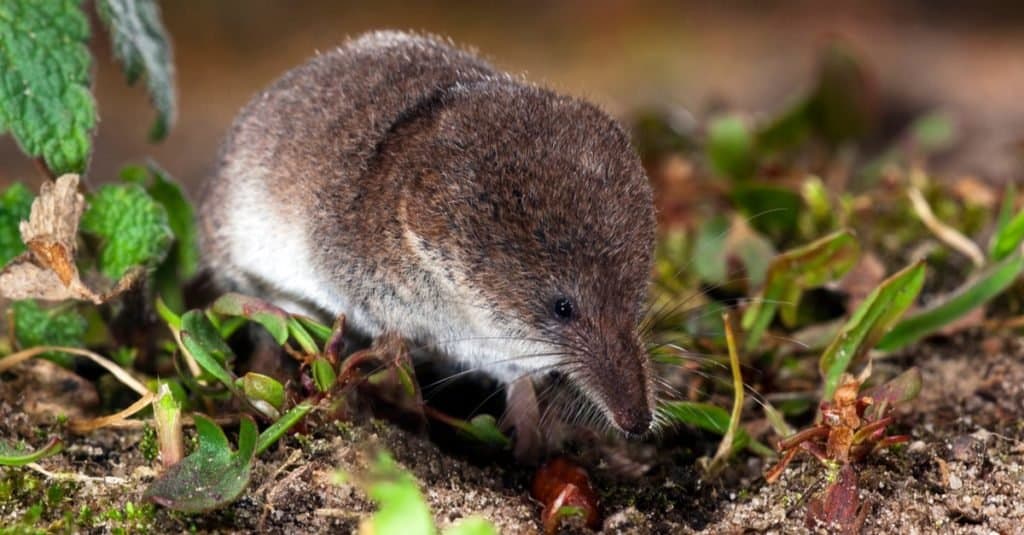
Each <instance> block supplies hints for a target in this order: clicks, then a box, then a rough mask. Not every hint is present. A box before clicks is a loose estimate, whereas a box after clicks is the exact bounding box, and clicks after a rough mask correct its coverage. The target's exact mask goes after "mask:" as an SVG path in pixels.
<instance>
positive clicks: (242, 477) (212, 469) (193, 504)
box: [143, 414, 257, 513]
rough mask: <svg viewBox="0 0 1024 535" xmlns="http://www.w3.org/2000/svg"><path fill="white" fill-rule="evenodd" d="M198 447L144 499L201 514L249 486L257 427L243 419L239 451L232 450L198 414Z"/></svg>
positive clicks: (219, 432) (147, 490)
mask: <svg viewBox="0 0 1024 535" xmlns="http://www.w3.org/2000/svg"><path fill="white" fill-rule="evenodd" d="M194 418H195V422H196V432H197V433H198V434H199V447H198V448H197V449H196V451H194V452H193V453H192V454H191V455H189V456H188V457H185V458H184V459H182V461H181V462H179V463H178V464H176V465H174V466H172V467H171V468H170V469H168V470H167V471H166V472H164V473H163V475H161V476H160V477H158V478H157V479H156V480H155V481H153V483H152V484H151V485H150V486H149V488H147V489H146V492H145V494H143V498H144V499H146V500H150V501H152V502H155V503H157V504H160V505H162V506H164V507H167V508H169V509H174V510H175V511H182V512H186V513H201V512H204V511H211V510H214V509H217V508H220V507H223V506H225V505H227V504H229V503H231V502H233V501H234V500H235V499H236V498H238V497H239V496H240V495H241V494H242V492H243V491H244V490H245V487H247V486H248V485H249V478H250V475H251V472H252V460H253V457H254V456H255V452H256V440H257V434H256V424H255V423H254V422H253V421H252V419H251V418H249V417H248V416H243V417H242V421H241V422H240V425H239V431H238V451H234V452H233V451H231V446H230V445H229V444H228V438H227V436H225V435H224V431H223V430H221V428H220V427H218V426H217V424H215V423H214V422H213V421H212V420H210V419H208V418H206V417H205V416H203V415H201V414H196V415H194Z"/></svg>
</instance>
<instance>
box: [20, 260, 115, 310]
mask: <svg viewBox="0 0 1024 535" xmlns="http://www.w3.org/2000/svg"><path fill="white" fill-rule="evenodd" d="M36 262H37V260H36V257H35V256H34V254H33V253H25V254H23V255H21V256H19V257H17V258H15V259H14V260H11V262H10V263H9V264H7V267H5V268H4V269H3V271H0V295H3V296H4V297H6V298H8V299H42V300H44V301H64V300H66V299H80V300H86V301H92V302H93V303H97V304H99V303H101V302H102V301H101V299H100V296H98V295H96V294H95V293H94V292H93V291H92V290H90V289H89V288H88V287H86V286H85V285H84V284H83V283H82V281H81V280H79V279H78V277H77V273H76V274H75V278H73V279H72V280H71V283H70V284H69V285H65V284H64V282H63V281H62V280H61V278H60V276H59V275H57V273H56V272H54V271H53V270H51V269H49V268H47V267H44V266H40V265H39V264H37V263H36Z"/></svg>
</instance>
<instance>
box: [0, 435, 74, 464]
mask: <svg viewBox="0 0 1024 535" xmlns="http://www.w3.org/2000/svg"><path fill="white" fill-rule="evenodd" d="M62 449H64V443H63V442H61V440H60V438H57V437H53V438H51V439H50V441H49V442H48V443H47V444H46V445H45V446H43V447H42V448H39V449H38V450H35V451H32V450H29V449H27V448H23V447H20V446H17V445H11V444H8V443H7V442H4V441H2V440H0V466H25V465H26V464H28V463H34V462H36V461H38V460H39V459H42V458H44V457H49V456H51V455H56V454H57V453H59V452H60V450H62Z"/></svg>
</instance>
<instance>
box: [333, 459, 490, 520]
mask: <svg viewBox="0 0 1024 535" xmlns="http://www.w3.org/2000/svg"><path fill="white" fill-rule="evenodd" d="M350 481H351V482H354V483H355V484H356V485H357V486H358V487H360V488H361V489H362V490H363V492H365V493H366V494H367V495H368V496H369V497H370V498H372V499H373V500H374V501H375V502H377V506H378V509H377V512H376V513H374V514H373V515H372V516H370V517H369V518H366V519H364V520H363V521H362V522H361V523H360V524H359V533H360V534H365V535H433V534H435V533H437V528H436V527H435V525H434V519H433V518H432V517H431V515H430V508H429V507H427V504H426V502H425V501H424V500H423V494H422V493H421V492H420V489H419V486H418V485H417V484H416V479H415V478H414V477H413V476H412V475H411V474H409V473H408V472H407V471H405V470H403V469H402V468H401V467H400V466H398V464H397V463H396V462H395V460H394V459H393V458H392V457H391V455H389V454H387V453H384V452H381V453H378V454H377V456H376V459H375V460H374V462H373V463H372V464H371V466H370V469H369V471H368V472H367V473H365V474H357V475H353V474H345V473H338V474H337V475H336V477H335V482H336V483H337V484H345V483H347V482H350ZM442 533H443V534H444V535H497V533H498V531H497V529H495V527H494V525H493V524H491V523H490V522H488V521H486V520H484V519H482V518H480V517H476V516H470V517H467V518H463V519H461V520H459V521H457V522H456V523H455V524H453V525H452V526H451V527H449V528H447V529H445V530H443V531H442Z"/></svg>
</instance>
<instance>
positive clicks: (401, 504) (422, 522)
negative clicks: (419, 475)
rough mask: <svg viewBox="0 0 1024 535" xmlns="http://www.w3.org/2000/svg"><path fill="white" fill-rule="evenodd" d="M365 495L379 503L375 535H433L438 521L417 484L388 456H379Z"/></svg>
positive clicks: (373, 520) (374, 526)
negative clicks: (435, 519) (435, 522)
mask: <svg viewBox="0 0 1024 535" xmlns="http://www.w3.org/2000/svg"><path fill="white" fill-rule="evenodd" d="M368 479H369V481H368V482H367V483H366V484H365V485H364V489H363V490H364V491H365V492H366V493H367V494H368V495H369V496H370V498H372V499H373V500H374V501H375V502H377V505H378V509H377V512H376V513H374V514H373V517H371V518H370V521H369V522H370V525H371V526H372V527H373V531H372V533H374V535H432V534H433V533H435V532H436V530H435V529H434V519H433V517H431V515H430V509H428V508H427V503H426V502H425V501H424V500H423V495H422V494H421V493H420V489H419V487H418V486H417V484H416V480H415V479H414V478H413V477H412V475H410V474H409V473H408V472H406V471H405V470H402V469H401V468H400V467H399V466H398V464H397V463H395V461H394V459H392V458H391V456H390V455H388V454H386V453H380V454H379V455H378V456H377V462H376V463H374V465H373V466H372V467H371V471H370V474H369V476H368Z"/></svg>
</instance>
